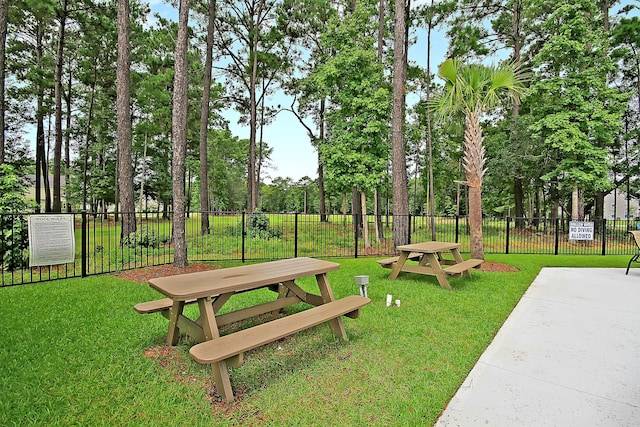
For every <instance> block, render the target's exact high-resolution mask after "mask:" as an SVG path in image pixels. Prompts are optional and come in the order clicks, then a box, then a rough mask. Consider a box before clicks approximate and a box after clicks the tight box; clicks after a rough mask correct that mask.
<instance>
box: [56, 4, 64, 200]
mask: <svg viewBox="0 0 640 427" xmlns="http://www.w3.org/2000/svg"><path fill="white" fill-rule="evenodd" d="M66 25H67V0H62V10H61V11H60V27H59V30H58V49H57V52H56V68H55V73H54V92H55V95H54V97H55V104H56V142H55V145H54V148H53V211H54V212H62V192H61V188H60V182H61V177H62V170H61V165H62V71H63V70H62V66H63V54H64V43H65V29H66Z"/></svg>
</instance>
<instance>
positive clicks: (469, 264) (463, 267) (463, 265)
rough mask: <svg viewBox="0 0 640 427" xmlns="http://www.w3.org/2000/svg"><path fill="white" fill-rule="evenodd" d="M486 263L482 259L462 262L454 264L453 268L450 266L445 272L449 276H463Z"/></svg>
mask: <svg viewBox="0 0 640 427" xmlns="http://www.w3.org/2000/svg"><path fill="white" fill-rule="evenodd" d="M483 262H484V261H483V260H481V259H474V258H472V259H468V260H466V261H462V262H460V263H458V264H454V265H452V266H449V267H447V268H445V269H444V272H445V273H447V274H451V275H453V274H461V273H464V272H465V271H467V270H470V269H472V268H474V267H477V266H479V265H480V264H482V263H483Z"/></svg>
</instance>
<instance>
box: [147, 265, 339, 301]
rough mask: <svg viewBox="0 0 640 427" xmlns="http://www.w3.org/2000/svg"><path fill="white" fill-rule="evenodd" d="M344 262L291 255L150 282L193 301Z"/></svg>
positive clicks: (166, 292)
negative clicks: (279, 258)
mask: <svg viewBox="0 0 640 427" xmlns="http://www.w3.org/2000/svg"><path fill="white" fill-rule="evenodd" d="M339 268H340V264H338V263H335V262H330V261H324V260H318V259H314V258H306V257H303V258H290V259H285V260H279V261H271V262H265V263H261V264H252V265H246V266H240V267H233V268H222V269H219V270H209V271H201V272H197V273H189V274H180V275H177V276H168V277H159V278H155V279H151V280H149V285H150V286H151V287H152V288H154V289H157V290H158V291H160V292H161V293H163V294H164V295H166V296H168V297H170V298H172V299H174V300H183V301H184V300H190V299H194V298H202V297H206V296H212V292H214V293H215V294H224V293H229V292H242V291H246V290H248V289H257V288H259V287H263V286H269V285H273V284H276V283H282V282H286V281H288V280H295V279H298V278H300V277H306V276H314V275H317V274H326V273H328V272H330V271H334V270H337V269H339Z"/></svg>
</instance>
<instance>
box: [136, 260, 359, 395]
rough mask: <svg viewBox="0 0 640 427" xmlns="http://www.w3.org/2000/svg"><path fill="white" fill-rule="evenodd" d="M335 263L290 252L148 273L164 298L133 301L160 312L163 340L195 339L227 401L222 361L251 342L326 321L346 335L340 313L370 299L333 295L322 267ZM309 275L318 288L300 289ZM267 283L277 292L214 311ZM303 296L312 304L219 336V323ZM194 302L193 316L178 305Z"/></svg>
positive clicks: (234, 358)
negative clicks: (249, 261)
mask: <svg viewBox="0 0 640 427" xmlns="http://www.w3.org/2000/svg"><path fill="white" fill-rule="evenodd" d="M339 267H340V265H339V264H337V263H334V262H328V261H322V260H317V259H313V258H293V259H287V260H279V261H272V262H266V263H262V264H253V265H246V266H241V267H233V268H225V269H219V270H211V271H203V272H198V273H189V274H181V275H177V276H168V277H161V278H156V279H151V280H150V281H149V285H150V286H151V287H152V288H154V289H156V290H157V291H159V292H160V293H162V294H163V295H165V296H167V298H163V299H159V300H156V301H149V302H144V303H140V304H136V305H135V307H134V308H135V310H136V311H138V312H139V313H142V314H150V313H157V312H159V313H162V315H164V316H165V317H167V318H168V319H169V330H168V333H167V344H169V345H175V344H176V343H177V341H178V337H179V334H180V333H181V332H182V333H186V334H187V335H189V336H190V337H191V338H193V339H194V340H195V341H197V342H198V343H199V344H196V345H195V346H193V347H192V348H191V350H190V354H191V356H192V357H193V358H194V360H196V361H197V362H199V363H203V364H210V365H211V368H212V370H213V374H214V379H215V383H216V386H217V389H218V392H219V393H220V395H221V396H222V398H223V399H225V400H226V401H227V402H231V401H233V399H234V397H233V389H232V387H231V380H230V377H229V373H228V368H227V365H231V366H234V367H239V366H240V365H241V364H242V354H243V353H244V352H246V351H249V350H252V349H254V348H256V347H259V346H262V345H265V344H268V343H270V342H273V341H276V340H278V339H280V338H284V337H286V336H288V335H291V334H294V333H296V332H299V331H301V330H304V329H308V328H311V327H313V326H316V325H319V324H320V323H325V322H327V323H329V325H330V327H331V330H332V332H333V334H334V335H335V336H336V337H339V338H342V339H344V340H347V339H348V337H347V334H346V332H345V329H344V325H343V322H342V316H348V317H351V318H357V317H358V315H359V310H360V308H362V307H363V306H365V305H367V304H369V303H370V302H371V300H369V298H365V297H362V296H359V295H351V296H348V297H345V298H342V299H336V298H335V297H334V295H333V291H332V290H331V285H330V284H329V280H328V277H327V273H328V272H330V271H334V270H337V269H338V268H339ZM306 276H315V278H316V283H317V285H318V288H319V291H320V293H319V294H313V293H310V292H306V291H305V290H303V289H302V288H301V287H300V286H298V285H297V284H296V283H295V280H296V279H299V278H302V277H306ZM261 288H269V289H270V290H272V291H274V292H276V293H277V298H276V299H275V300H273V301H269V302H265V303H261V304H258V305H255V306H250V307H245V308H242V309H239V310H235V311H231V312H228V313H223V314H221V313H220V309H221V308H222V306H223V305H224V304H225V303H226V302H227V301H228V300H229V299H230V298H231V297H232V296H233V295H235V294H238V293H241V292H248V291H253V290H256V289H261ZM299 302H304V303H307V304H309V305H311V306H312V307H311V308H309V309H307V310H304V311H301V312H298V313H295V314H292V315H289V316H285V317H282V318H279V319H276V320H272V321H269V322H266V323H263V324H260V325H257V326H253V327H250V328H247V329H243V330H239V331H237V332H233V333H230V334H228V335H225V336H220V331H219V327H220V326H222V325H226V324H229V323H233V322H237V321H240V320H244V319H248V318H251V317H254V316H257V315H260V314H265V313H269V312H274V311H276V312H277V311H280V310H282V309H283V308H285V307H287V306H290V305H292V304H296V303H299ZM188 304H198V309H199V317H198V318H197V319H196V320H192V319H190V318H188V317H186V316H185V315H184V312H183V310H184V307H185V306H186V305H188Z"/></svg>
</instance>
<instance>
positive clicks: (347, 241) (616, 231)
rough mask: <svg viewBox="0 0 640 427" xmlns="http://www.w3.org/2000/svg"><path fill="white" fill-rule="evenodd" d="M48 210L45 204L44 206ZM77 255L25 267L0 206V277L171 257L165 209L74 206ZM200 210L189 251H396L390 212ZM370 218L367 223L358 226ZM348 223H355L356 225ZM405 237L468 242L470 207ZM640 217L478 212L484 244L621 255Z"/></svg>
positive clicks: (194, 257) (220, 257) (193, 257)
mask: <svg viewBox="0 0 640 427" xmlns="http://www.w3.org/2000/svg"><path fill="white" fill-rule="evenodd" d="M45 215H46V214H45ZM68 215H72V216H73V219H74V227H75V242H76V245H75V248H76V253H75V259H74V262H72V263H68V264H60V265H52V266H38V267H29V246H28V233H27V218H28V214H15V213H13V214H6V213H0V232H1V233H2V234H1V237H2V239H1V240H0V267H2V268H1V270H0V272H1V273H2V274H1V276H2V279H1V282H0V286H11V285H18V284H26V283H35V282H43V281H49V280H54V279H62V278H71V277H85V276H88V275H95V274H103V273H113V272H118V271H122V270H129V269H135V268H141V267H148V266H155V265H163V264H169V263H172V262H173V245H172V242H171V236H172V229H171V218H170V213H164V214H163V213H159V212H138V213H135V214H131V215H135V217H136V225H137V231H136V232H135V233H132V234H131V235H129V236H124V238H122V237H121V222H120V221H118V219H119V218H121V217H122V215H123V214H120V216H119V218H118V217H116V215H114V214H113V213H109V214H104V213H90V212H76V213H71V214H68ZM202 215H203V214H202V213H201V212H190V213H189V214H188V216H187V218H186V234H187V235H186V240H187V247H188V258H189V260H190V261H192V262H195V261H231V260H241V261H246V260H261V259H281V258H291V257H299V256H311V257H324V258H327V257H365V256H369V257H384V256H389V255H391V254H393V253H394V247H393V236H392V229H393V216H391V215H385V216H381V217H376V216H374V215H366V216H365V217H364V218H363V217H362V216H360V215H327V216H326V217H324V218H321V217H320V215H317V214H302V213H257V214H251V215H250V214H246V213H237V212H210V213H209V214H208V215H209V224H210V227H209V233H208V234H203V233H202V231H201V217H202ZM363 219H366V223H367V227H366V231H365V228H363V227H362V223H363ZM354 224H355V225H356V226H355V227H354ZM409 224H410V226H409V231H408V233H409V236H408V238H409V241H410V242H421V241H429V240H432V236H433V235H434V230H433V226H435V239H436V240H440V241H454V242H459V243H461V244H462V249H461V250H462V252H469V224H468V221H467V218H466V217H462V216H458V217H437V218H433V219H432V218H431V217H429V216H413V215H412V216H409ZM637 228H638V222H637V221H631V220H629V221H627V220H609V221H607V220H596V221H594V233H593V240H569V220H567V219H555V218H554V219H549V218H534V219H522V218H520V219H519V220H518V221H516V220H515V219H514V218H484V220H483V243H484V248H485V253H488V254H491V253H503V254H555V255H569V254H572V255H576V254H584V255H624V254H632V253H635V252H636V247H635V244H634V243H633V241H632V240H631V239H630V237H629V234H628V231H629V230H635V229H637Z"/></svg>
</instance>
